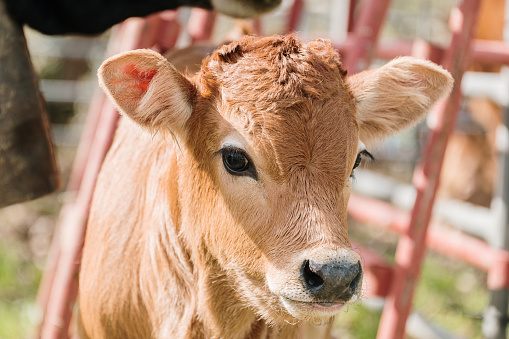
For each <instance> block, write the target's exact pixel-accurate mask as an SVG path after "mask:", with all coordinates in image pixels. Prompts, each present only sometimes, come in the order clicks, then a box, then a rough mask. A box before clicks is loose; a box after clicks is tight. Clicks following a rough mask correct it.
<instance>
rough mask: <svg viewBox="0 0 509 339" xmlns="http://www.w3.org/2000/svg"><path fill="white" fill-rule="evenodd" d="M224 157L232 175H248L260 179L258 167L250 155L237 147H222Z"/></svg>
mask: <svg viewBox="0 0 509 339" xmlns="http://www.w3.org/2000/svg"><path fill="white" fill-rule="evenodd" d="M221 154H222V158H223V165H224V167H225V168H226V170H227V171H228V173H230V174H232V175H248V176H250V177H252V178H253V179H256V180H258V178H257V175H256V169H255V168H254V166H253V164H252V163H251V161H250V159H249V157H248V156H247V155H246V154H245V153H244V152H243V151H242V150H239V149H237V148H223V149H221Z"/></svg>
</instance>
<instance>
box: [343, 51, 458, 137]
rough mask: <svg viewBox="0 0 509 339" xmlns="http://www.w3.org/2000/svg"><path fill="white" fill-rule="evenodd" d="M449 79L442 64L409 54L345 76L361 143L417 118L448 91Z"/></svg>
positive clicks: (416, 120) (412, 122)
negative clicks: (352, 97)
mask: <svg viewBox="0 0 509 339" xmlns="http://www.w3.org/2000/svg"><path fill="white" fill-rule="evenodd" d="M453 82H454V81H453V79H452V77H451V75H450V74H449V72H447V71H446V70H444V69H443V68H442V67H440V66H438V65H436V64H434V63H432V62H430V61H425V60H420V59H416V58H412V57H402V58H398V59H394V60H392V61H391V62H389V63H388V64H387V65H385V66H383V67H381V68H378V69H374V70H369V71H364V72H361V73H358V74H355V75H352V76H350V77H348V78H347V83H348V86H349V88H350V90H351V91H352V94H353V96H354V97H355V101H356V107H357V120H358V122H359V138H360V140H361V141H363V142H364V143H365V144H370V143H372V142H373V141H375V140H376V139H381V138H384V137H387V136H390V135H392V134H394V133H395V132H397V131H399V130H401V129H403V128H406V127H409V126H411V125H413V124H415V123H416V122H418V121H419V120H420V119H421V118H422V117H423V116H424V114H425V113H426V112H427V111H428V110H429V109H430V108H431V106H432V105H433V104H434V103H435V102H436V101H437V100H438V99H440V98H441V97H443V96H445V95H447V94H449V93H450V91H451V89H452V86H453Z"/></svg>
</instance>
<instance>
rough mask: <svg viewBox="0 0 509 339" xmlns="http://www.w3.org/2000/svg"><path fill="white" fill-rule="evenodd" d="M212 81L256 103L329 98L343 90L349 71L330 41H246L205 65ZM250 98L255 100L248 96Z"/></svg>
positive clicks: (226, 48)
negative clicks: (253, 95) (250, 94)
mask: <svg viewBox="0 0 509 339" xmlns="http://www.w3.org/2000/svg"><path fill="white" fill-rule="evenodd" d="M203 65H204V66H205V65H207V66H206V67H205V70H204V74H203V76H204V77H206V78H207V81H210V80H212V79H213V80H214V81H213V82H214V83H216V84H220V85H221V86H222V87H223V90H226V93H228V91H232V92H235V93H239V91H241V92H244V93H246V94H249V93H252V94H255V96H256V97H253V98H252V100H274V99H275V100H281V99H283V100H284V99H290V98H291V99H293V100H295V99H298V98H299V97H301V98H313V99H324V98H327V97H329V96H330V95H332V94H333V93H335V92H337V91H338V90H340V88H341V87H342V86H341V85H342V83H343V81H342V80H343V79H344V77H345V76H346V73H347V71H346V70H345V68H344V67H343V65H342V64H341V61H340V59H339V55H338V53H337V51H336V50H335V49H334V48H333V46H332V43H331V42H330V41H328V40H323V39H320V40H314V41H311V42H308V43H302V42H301V41H299V39H298V38H297V37H295V36H294V35H287V36H271V37H263V38H256V37H252V36H246V37H244V38H242V39H240V40H238V41H236V42H233V43H231V44H229V45H226V46H223V47H222V48H220V49H219V50H217V51H216V52H215V53H213V55H212V56H211V57H210V59H208V60H205V62H204V64H203ZM243 98H244V99H248V100H250V98H249V95H244V96H243Z"/></svg>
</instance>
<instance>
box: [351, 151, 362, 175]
mask: <svg viewBox="0 0 509 339" xmlns="http://www.w3.org/2000/svg"><path fill="white" fill-rule="evenodd" d="M361 161H362V157H361V154H360V153H359V154H357V159H355V164H353V168H352V171H353V170H354V169H356V168H357V167H359V165H360V164H361Z"/></svg>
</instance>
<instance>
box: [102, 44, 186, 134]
mask: <svg viewBox="0 0 509 339" xmlns="http://www.w3.org/2000/svg"><path fill="white" fill-rule="evenodd" d="M98 77H99V84H100V86H101V88H102V89H103V90H104V91H105V92H106V93H107V94H108V96H109V97H110V98H111V99H112V100H113V102H114V103H115V105H116V107H117V108H118V110H119V111H120V112H121V113H122V114H124V115H126V116H127V117H129V118H131V119H132V120H133V121H134V122H136V123H137V124H138V125H141V126H142V127H145V128H147V129H149V130H150V131H152V132H155V131H160V130H163V131H164V130H169V131H170V132H171V133H174V134H176V135H181V136H182V133H184V132H185V126H186V123H187V120H188V119H189V117H190V116H191V112H192V105H191V101H192V95H193V93H194V86H193V85H192V84H191V82H190V81H189V80H188V79H187V78H186V77H184V76H183V75H182V74H180V73H179V72H178V71H177V70H176V69H175V68H174V67H173V66H172V65H171V64H170V63H169V62H168V61H167V60H166V59H165V58H164V57H163V56H162V55H160V54H158V53H156V52H154V51H151V50H148V49H140V50H134V51H129V52H126V53H122V54H119V55H116V56H113V57H111V58H109V59H108V60H106V61H105V62H104V63H103V64H102V65H101V67H100V68H99V71H98Z"/></svg>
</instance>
